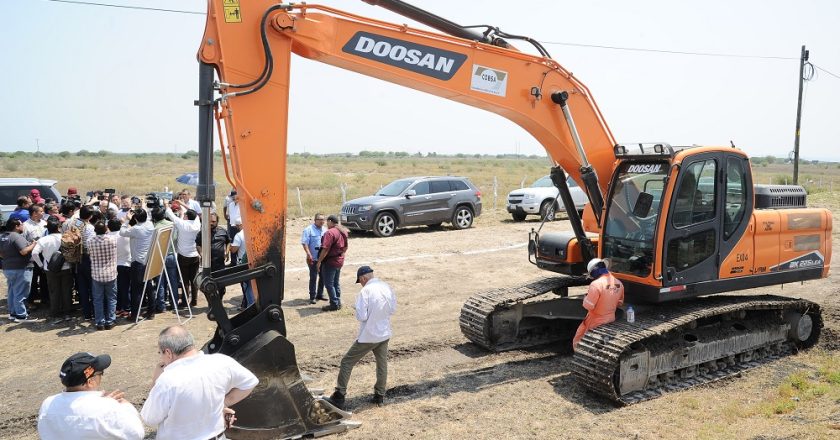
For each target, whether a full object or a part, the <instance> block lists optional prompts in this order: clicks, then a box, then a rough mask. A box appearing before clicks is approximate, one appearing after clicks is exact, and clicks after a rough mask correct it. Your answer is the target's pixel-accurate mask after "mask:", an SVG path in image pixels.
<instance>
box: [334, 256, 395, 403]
mask: <svg viewBox="0 0 840 440" xmlns="http://www.w3.org/2000/svg"><path fill="white" fill-rule="evenodd" d="M356 283H358V284H361V285H362V290H361V291H360V292H359V295H358V296H357V297H356V320H358V321H359V336H358V338H356V342H354V343H353V345H352V346H351V347H350V349H349V350H347V354H345V355H344V358H342V359H341V369H340V370H339V372H338V381H337V383H336V386H335V392H334V393H333V394H332V396H330V398H329V399H328V400H329V401H330V402H331V403H332V404H334V405H335V406H337V407H339V408H341V409H344V400H345V395H346V393H347V384H348V382H350V373H351V372H352V371H353V367H354V366H355V365H356V363H357V362H359V360H360V359H361V358H362V357H364V356H365V355H366V354H368V353H369V352H371V351H372V352H373V356H374V357H375V358H376V385H374V387H373V399H371V402H373V403H374V404H376V405H382V404H383V403H385V390H386V388H385V385H386V382H387V380H388V341H389V340H390V339H391V315H393V314H394V312H396V311H397V296H396V294H395V293H394V291H393V290H391V286H389V285H388V284H387V283H385V282H384V281H382V280H380V279H379V278H375V277H374V276H373V269H371V268H370V266H362V267H360V268H359V270H358V271H356Z"/></svg>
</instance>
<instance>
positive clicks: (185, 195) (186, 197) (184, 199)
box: [179, 188, 201, 214]
mask: <svg viewBox="0 0 840 440" xmlns="http://www.w3.org/2000/svg"><path fill="white" fill-rule="evenodd" d="M179 198H180V200H181V204H182V205H184V206H185V207H187V208H189V209H192V210H193V211H195V212H196V213H198V214H200V213H201V204H200V203H198V200H195V199H193V198H192V194H191V193H190V190H188V189H186V188H184V190H183V191H181V194H180V195H179Z"/></svg>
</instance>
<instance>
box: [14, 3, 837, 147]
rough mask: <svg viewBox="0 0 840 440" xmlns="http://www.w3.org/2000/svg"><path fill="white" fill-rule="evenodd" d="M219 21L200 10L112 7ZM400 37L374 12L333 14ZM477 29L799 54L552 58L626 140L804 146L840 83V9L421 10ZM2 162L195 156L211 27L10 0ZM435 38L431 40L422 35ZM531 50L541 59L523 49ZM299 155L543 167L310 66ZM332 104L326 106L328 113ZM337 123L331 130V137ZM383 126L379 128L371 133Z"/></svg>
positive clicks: (480, 125) (814, 141)
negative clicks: (419, 156) (799, 103)
mask: <svg viewBox="0 0 840 440" xmlns="http://www.w3.org/2000/svg"><path fill="white" fill-rule="evenodd" d="M101 2H103V3H111V4H121V5H137V6H144V7H160V8H168V9H179V10H188V11H196V12H203V11H204V10H205V8H206V3H205V2H204V1H201V0H170V1H154V0H145V1H143V0H134V1H128V0H101ZM322 3H323V4H327V5H330V6H333V7H337V8H339V9H344V10H347V11H350V12H354V13H358V14H361V15H365V16H370V17H374V18H380V19H385V20H389V21H394V22H398V23H402V22H406V21H408V20H407V19H404V18H402V17H400V16H397V15H395V14H393V13H390V12H388V11H385V10H383V9H381V8H377V7H374V6H371V5H368V4H366V3H363V2H362V1H360V0H340V1H327V0H325V1H324V2H322ZM414 4H416V5H417V6H420V7H423V8H425V9H428V10H430V11H432V12H434V13H437V14H439V15H442V16H444V17H446V18H449V19H450V20H452V21H455V22H457V23H460V24H464V25H468V24H488V23H489V24H493V25H496V26H499V27H501V28H502V29H503V30H505V31H507V32H510V33H515V34H524V35H529V36H531V37H533V38H535V39H537V40H540V41H543V42H564V43H582V44H592V45H604V46H618V47H626V48H646V49H661V50H670V51H684V52H701V53H724V54H735V55H757V56H769V57H788V58H791V59H786V60H778V59H759V58H737V57H716V56H697V55H677V54H663V53H654V52H642V51H627V50H612V49H598V48H591V47H576V46H569V45H559V44H546V47H547V48H548V50H549V51H550V52H551V55H552V57H553V58H554V59H555V60H557V61H558V62H560V63H561V64H562V65H564V66H565V67H566V68H568V69H569V70H571V71H572V72H574V74H575V75H576V76H577V77H578V78H580V79H581V80H582V81H583V82H584V83H585V84H586V85H587V86H588V87H589V88H590V90H592V92H593V93H594V96H595V98H596V100H597V101H598V104H599V106H600V107H601V110H602V111H603V113H604V115H605V117H606V120H607V122H608V123H609V124H610V127H611V129H612V131H613V133H614V134H615V135H616V138H617V139H618V140H619V141H625V142H638V141H666V142H670V143H672V144H675V145H685V144H709V145H728V143H729V141H730V140H733V141H734V142H735V143H736V144H737V145H738V146H740V147H742V148H744V149H745V150H747V152H749V153H750V154H752V155H756V156H763V155H768V154H772V155H775V156H777V157H783V156H786V155H787V154H788V152H789V151H790V150H791V149H792V147H793V139H794V127H795V125H794V124H795V116H796V97H797V76H798V73H799V72H798V64H799V62H798V57H799V51H800V47H801V45H803V44H805V45H807V47H808V49H809V50H810V51H811V61H812V62H813V63H814V64H815V65H817V66H819V67H821V68H823V69H826V70H828V71H829V72H831V73H833V74H835V75H840V49H839V48H838V44H837V42H838V41H840V28H838V26H837V23H840V2H836V1H831V0H822V1H819V0H803V1H798V2H791V1H775V0H770V1H757V0H744V1H718V0H709V1H704V2H679V1H646V0H640V1H636V2H627V1H618V0H600V1H598V0H593V1H585V2H565V1H521V2H510V1H504V2H503V1H490V0H487V1H478V0H474V1H458V2H452V1H444V0H414ZM3 7H4V11H5V15H6V17H7V18H13V19H10V20H7V21H6V22H5V23H4V26H3V27H2V28H0V52H1V53H3V54H4V63H3V68H2V69H0V80H2V82H3V84H5V85H6V90H4V95H5V96H4V99H3V102H4V104H5V105H3V106H2V107H0V129H2V133H3V136H2V139H0V150H2V151H14V150H26V151H34V150H35V147H36V139H37V143H38V145H39V146H40V148H41V151H47V152H57V151H62V150H69V151H74V150H78V149H83V148H84V149H88V150H94V151H95V150H101V149H104V150H110V151H115V152H146V151H160V152H184V151H187V150H190V149H195V148H196V142H197V119H198V118H197V112H196V110H195V108H194V107H193V105H192V102H193V100H194V99H195V97H196V94H197V87H198V86H197V63H196V61H195V52H196V49H197V47H198V42H199V40H200V38H201V35H202V32H203V28H204V16H203V15H192V14H176V13H165V12H153V11H138V10H129V9H119V8H108V7H98V6H83V5H74V4H64V3H57V2H51V1H46V0H5V1H3ZM418 27H422V26H419V25H418ZM518 47H519V48H520V49H525V50H530V49H528V48H527V47H526V46H524V45H522V44H519V45H518ZM292 75H293V87H292V95H291V102H290V108H291V109H293V111H292V112H291V113H290V117H289V121H290V132H289V145H288V151H289V152H303V151H307V152H312V153H334V152H358V151H359V150H363V149H367V150H377V149H378V150H393V151H408V152H412V153H414V152H418V151H421V152H424V153H427V152H430V151H435V152H438V153H452V154H454V153H487V154H499V153H514V152H519V153H524V154H543V151H544V150H543V149H542V147H541V146H540V145H539V144H538V143H537V142H536V141H534V140H533V139H532V138H531V137H530V135H528V134H527V133H526V132H525V131H524V130H522V129H521V128H519V127H517V126H516V125H514V124H512V123H510V122H508V121H506V120H505V119H503V118H501V117H500V116H497V115H494V114H490V113H486V112H483V111H480V110H476V109H473V108H469V107H466V106H463V105H461V104H457V103H454V102H449V101H446V100H443V99H440V98H436V97H433V96H428V95H424V94H422V93H420V92H416V91H413V90H408V89H405V88H402V87H399V86H395V85H391V84H387V83H383V82H381V81H378V80H375V79H372V78H367V77H364V76H361V75H359V74H356V73H352V72H346V71H342V70H340V69H337V68H335V67H331V66H325V65H321V64H318V63H316V62H313V61H310V60H305V59H301V58H293V66H292ZM325 103H326V104H327V105H325ZM838 115H840V78H838V77H835V76H832V75H830V74H829V73H826V72H824V71H819V70H818V71H817V75H816V77H815V78H814V79H813V80H812V81H810V82H808V83H807V86H806V95H805V106H804V115H803V122H802V141H801V145H802V155H803V157H806V158H816V159H822V160H840V148H838V145H837V143H838V139H840V124H838V123H837V120H838ZM325 125H327V126H328V128H329V129H324V127H325ZM374 126H375V127H376V129H375V130H374V129H372V127H374Z"/></svg>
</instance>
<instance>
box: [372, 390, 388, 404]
mask: <svg viewBox="0 0 840 440" xmlns="http://www.w3.org/2000/svg"><path fill="white" fill-rule="evenodd" d="M370 402H371V403H373V404H374V405H380V406H381V405H384V404H385V396H383V395H382V394H376V393H373V398H372V399H370Z"/></svg>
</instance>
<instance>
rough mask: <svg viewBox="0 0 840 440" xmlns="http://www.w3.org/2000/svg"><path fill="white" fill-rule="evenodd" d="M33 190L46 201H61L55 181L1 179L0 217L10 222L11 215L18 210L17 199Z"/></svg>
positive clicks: (20, 178)
mask: <svg viewBox="0 0 840 440" xmlns="http://www.w3.org/2000/svg"><path fill="white" fill-rule="evenodd" d="M33 189H37V190H38V191H40V192H41V197H42V198H44V199H53V200H56V201H61V194H60V193H59V192H58V190H57V189H55V180H46V179H36V178H27V177H6V178H0V215H2V217H3V220H8V219H9V214H10V213H11V212H12V211H14V210H15V208H17V198H18V197H19V196H28V195H29V192H30V191H31V190H33Z"/></svg>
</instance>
